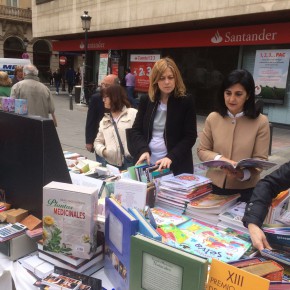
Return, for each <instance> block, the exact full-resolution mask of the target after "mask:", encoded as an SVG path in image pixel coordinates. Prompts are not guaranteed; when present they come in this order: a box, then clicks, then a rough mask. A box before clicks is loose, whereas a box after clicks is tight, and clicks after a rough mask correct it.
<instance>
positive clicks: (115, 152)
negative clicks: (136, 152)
mask: <svg viewBox="0 0 290 290" xmlns="http://www.w3.org/2000/svg"><path fill="white" fill-rule="evenodd" d="M136 114H137V110H136V109H133V108H126V107H123V109H122V113H121V115H120V117H119V119H118V120H117V122H116V124H117V128H118V131H119V135H120V138H121V141H122V144H123V147H124V150H125V155H126V156H130V153H129V152H128V148H127V140H126V132H125V129H127V128H131V127H132V125H133V123H134V120H135V117H136ZM94 148H95V150H96V153H97V154H98V155H99V156H102V157H104V158H105V159H106V161H107V162H108V163H110V164H112V165H117V166H122V164H123V158H122V155H121V150H120V145H119V142H118V138H117V135H116V131H115V128H114V126H113V123H112V121H111V118H110V115H109V114H105V115H104V117H103V119H102V120H101V122H100V127H99V133H98V135H97V138H96V139H95V142H94ZM104 150H106V151H105V156H104Z"/></svg>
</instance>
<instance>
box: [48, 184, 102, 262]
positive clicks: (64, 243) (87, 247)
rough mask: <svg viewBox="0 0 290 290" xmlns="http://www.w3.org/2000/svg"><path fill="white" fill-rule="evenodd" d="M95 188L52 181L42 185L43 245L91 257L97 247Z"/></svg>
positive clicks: (69, 253) (96, 196) (82, 256)
mask: <svg viewBox="0 0 290 290" xmlns="http://www.w3.org/2000/svg"><path fill="white" fill-rule="evenodd" d="M97 200H98V189H96V188H95V187H85V186H80V185H74V184H67V183H60V182H51V183H49V184H48V185H46V186H45V187H44V188H43V237H44V243H43V249H44V250H45V251H50V252H58V253H62V254H68V255H73V256H75V257H79V258H84V259H90V258H91V257H92V256H93V255H94V253H95V251H96V248H97V239H96V235H97V221H96V219H94V216H97Z"/></svg>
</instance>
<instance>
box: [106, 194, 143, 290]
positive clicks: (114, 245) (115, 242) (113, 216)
mask: <svg viewBox="0 0 290 290" xmlns="http://www.w3.org/2000/svg"><path fill="white" fill-rule="evenodd" d="M105 212H106V221H105V266H104V270H105V273H106V275H107V277H108V278H109V279H110V281H111V282H112V283H113V285H115V286H116V287H115V288H116V289H122V290H129V279H130V247H131V236H132V235H135V234H136V233H137V230H138V220H137V219H136V218H135V217H133V216H132V215H131V214H130V213H129V212H128V211H127V210H126V209H125V208H124V207H122V206H121V205H120V204H119V203H118V201H116V200H114V199H113V198H106V205H105Z"/></svg>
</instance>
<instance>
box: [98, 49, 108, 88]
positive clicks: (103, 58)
mask: <svg viewBox="0 0 290 290" xmlns="http://www.w3.org/2000/svg"><path fill="white" fill-rule="evenodd" d="M107 71H108V54H107V53H101V54H100V65H99V76H98V85H99V86H100V85H101V82H102V80H103V79H104V77H105V76H106V75H107Z"/></svg>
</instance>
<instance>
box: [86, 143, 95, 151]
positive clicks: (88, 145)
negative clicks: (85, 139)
mask: <svg viewBox="0 0 290 290" xmlns="http://www.w3.org/2000/svg"><path fill="white" fill-rule="evenodd" d="M86 148H87V150H88V151H89V152H94V145H93V144H86Z"/></svg>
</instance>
